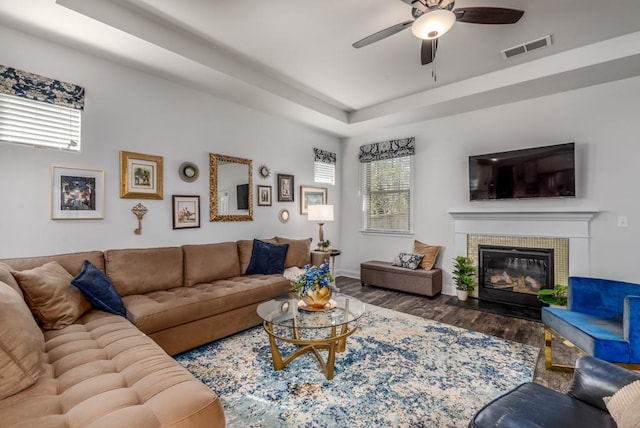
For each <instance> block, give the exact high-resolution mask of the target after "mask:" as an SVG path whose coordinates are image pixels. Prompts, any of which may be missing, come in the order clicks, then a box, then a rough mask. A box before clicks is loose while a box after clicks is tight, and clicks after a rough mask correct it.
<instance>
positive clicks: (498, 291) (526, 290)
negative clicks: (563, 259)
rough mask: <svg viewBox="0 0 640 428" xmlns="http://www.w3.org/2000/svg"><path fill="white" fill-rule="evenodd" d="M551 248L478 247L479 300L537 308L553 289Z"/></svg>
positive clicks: (552, 252) (552, 251)
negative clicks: (541, 294)
mask: <svg viewBox="0 0 640 428" xmlns="http://www.w3.org/2000/svg"><path fill="white" fill-rule="evenodd" d="M553 255H554V250H553V249H544V248H517V247H502V246H492V245H478V299H480V300H486V301H491V302H499V303H506V304H510V305H518V306H525V307H529V308H540V307H542V303H541V302H540V301H539V300H538V298H537V296H538V291H539V290H541V289H543V288H553V287H554V269H553V260H554V259H553Z"/></svg>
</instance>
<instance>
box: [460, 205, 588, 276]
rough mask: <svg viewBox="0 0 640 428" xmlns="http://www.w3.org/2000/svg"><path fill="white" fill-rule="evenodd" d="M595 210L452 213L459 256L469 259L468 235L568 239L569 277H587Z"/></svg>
mask: <svg viewBox="0 0 640 428" xmlns="http://www.w3.org/2000/svg"><path fill="white" fill-rule="evenodd" d="M597 214H598V211H596V210H571V211H569V210H567V211H559V210H555V211H489V210H486V211H479V210H478V211H449V215H451V217H453V219H454V231H455V251H456V255H463V256H466V255H467V235H472V234H478V235H503V236H540V237H550V238H568V239H569V275H583V276H588V275H589V271H590V260H589V239H590V236H591V235H590V229H589V223H590V222H591V220H592V219H593V218H594V217H595V216H596V215H597Z"/></svg>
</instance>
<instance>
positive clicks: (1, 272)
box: [0, 262, 24, 297]
mask: <svg viewBox="0 0 640 428" xmlns="http://www.w3.org/2000/svg"><path fill="white" fill-rule="evenodd" d="M13 270H14V269H13V268H12V267H11V266H9V265H8V264H6V263H2V262H0V281H2V282H4V283H5V284H7V285H9V286H10V287H11V288H13V289H14V290H16V291H17V292H18V294H19V295H20V297H24V295H23V294H22V289H21V288H20V286H19V285H18V282H17V281H16V279H15V278H14V277H13V275H12V274H11V272H12V271H13Z"/></svg>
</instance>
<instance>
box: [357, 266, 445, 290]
mask: <svg viewBox="0 0 640 428" xmlns="http://www.w3.org/2000/svg"><path fill="white" fill-rule="evenodd" d="M360 282H361V283H362V285H363V286H364V285H375V286H378V287H383V288H390V289H393V290H399V291H407V292H409V293H416V294H422V295H424V296H429V297H433V296H435V295H437V294H438V293H440V292H441V291H442V270H441V269H437V268H434V269H431V270H424V269H420V268H418V269H415V270H412V269H408V268H403V267H400V266H393V265H392V264H391V263H389V262H383V261H378V260H371V261H368V262H364V263H361V264H360Z"/></svg>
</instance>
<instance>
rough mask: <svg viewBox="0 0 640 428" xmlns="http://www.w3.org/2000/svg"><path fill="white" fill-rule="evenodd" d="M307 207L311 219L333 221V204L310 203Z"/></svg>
mask: <svg viewBox="0 0 640 428" xmlns="http://www.w3.org/2000/svg"><path fill="white" fill-rule="evenodd" d="M307 209H308V212H307V214H308V220H309V221H318V222H323V221H333V205H309V207H308V208H307Z"/></svg>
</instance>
